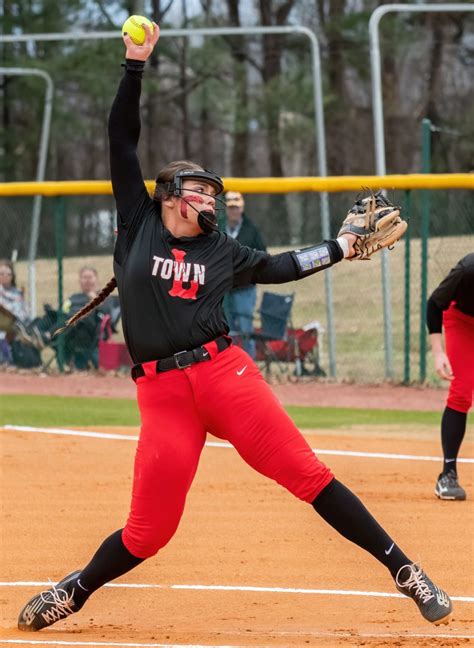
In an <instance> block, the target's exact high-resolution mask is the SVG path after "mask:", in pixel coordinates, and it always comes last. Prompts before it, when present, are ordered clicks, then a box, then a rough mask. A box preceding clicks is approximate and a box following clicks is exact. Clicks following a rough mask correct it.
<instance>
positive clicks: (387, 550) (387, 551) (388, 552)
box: [385, 542, 395, 556]
mask: <svg viewBox="0 0 474 648" xmlns="http://www.w3.org/2000/svg"><path fill="white" fill-rule="evenodd" d="M394 546H395V543H394V542H392V546H391V547H390V549H385V555H386V556H388V555H389V554H390V553H391V552H392V549H393V548H394Z"/></svg>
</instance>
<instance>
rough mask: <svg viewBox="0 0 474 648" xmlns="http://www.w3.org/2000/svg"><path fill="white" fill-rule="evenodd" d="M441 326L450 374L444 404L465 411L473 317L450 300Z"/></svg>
mask: <svg viewBox="0 0 474 648" xmlns="http://www.w3.org/2000/svg"><path fill="white" fill-rule="evenodd" d="M443 326H444V340H445V346H446V355H447V356H448V359H449V362H450V363H451V369H452V370H453V374H454V378H453V379H452V381H451V383H450V385H449V392H448V398H447V401H446V405H447V406H448V407H449V408H451V409H453V410H456V411H457V412H468V411H469V410H470V408H471V406H472V392H473V390H474V317H471V316H470V315H465V314H464V313H461V311H459V310H458V309H457V308H454V303H453V304H451V306H450V307H449V308H448V310H446V311H444V313H443Z"/></svg>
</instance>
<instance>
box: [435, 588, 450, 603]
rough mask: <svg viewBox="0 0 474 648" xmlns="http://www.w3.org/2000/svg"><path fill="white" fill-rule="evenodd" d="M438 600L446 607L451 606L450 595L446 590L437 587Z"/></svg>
mask: <svg viewBox="0 0 474 648" xmlns="http://www.w3.org/2000/svg"><path fill="white" fill-rule="evenodd" d="M436 600H437V601H438V603H439V605H443V606H444V607H447V608H448V607H449V597H448V595H447V594H446V592H443V591H442V590H440V589H438V588H437V587H436Z"/></svg>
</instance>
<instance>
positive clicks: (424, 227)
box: [420, 119, 431, 382]
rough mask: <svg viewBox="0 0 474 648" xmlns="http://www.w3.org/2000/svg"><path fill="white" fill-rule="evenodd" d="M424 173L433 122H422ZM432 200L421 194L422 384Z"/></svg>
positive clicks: (422, 378) (428, 163)
mask: <svg viewBox="0 0 474 648" xmlns="http://www.w3.org/2000/svg"><path fill="white" fill-rule="evenodd" d="M421 164H422V169H421V170H422V172H423V173H430V169H431V121H430V120H429V119H423V121H422V122H421ZM430 198H431V194H430V191H429V190H428V189H424V190H423V191H422V192H421V241H420V242H421V276H420V280H421V289H420V382H424V381H425V379H426V300H427V298H428V237H429V235H430Z"/></svg>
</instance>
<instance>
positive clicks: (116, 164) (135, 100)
mask: <svg viewBox="0 0 474 648" xmlns="http://www.w3.org/2000/svg"><path fill="white" fill-rule="evenodd" d="M144 67H145V63H144V61H132V60H128V59H127V61H126V63H125V74H124V75H123V77H122V80H121V81H120V85H119V87H118V90H117V94H116V96H115V99H114V102H113V104H112V108H111V111H110V115H109V124H108V132H109V146H110V172H111V179H112V187H113V191H114V197H115V202H116V204H117V210H118V213H119V224H120V223H122V224H123V225H126V224H127V221H128V220H129V219H130V218H131V217H132V216H133V211H134V209H135V208H136V204H137V201H138V200H139V198H140V196H141V194H144V193H146V187H145V184H144V182H143V176H142V172H141V169H140V164H139V161H138V157H137V145H138V139H139V137H140V94H141V85H142V80H141V79H142V76H143V70H144Z"/></svg>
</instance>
